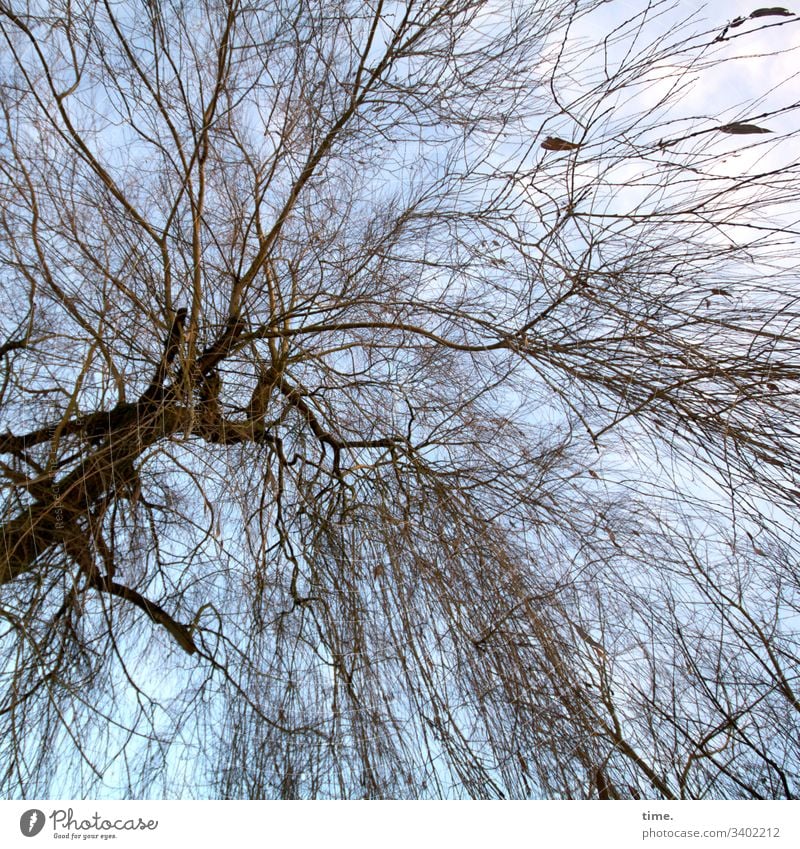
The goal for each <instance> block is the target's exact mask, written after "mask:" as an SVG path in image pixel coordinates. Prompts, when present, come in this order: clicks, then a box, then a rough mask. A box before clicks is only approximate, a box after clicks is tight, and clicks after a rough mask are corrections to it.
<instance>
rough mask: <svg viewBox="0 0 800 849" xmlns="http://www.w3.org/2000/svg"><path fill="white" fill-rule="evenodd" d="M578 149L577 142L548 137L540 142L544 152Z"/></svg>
mask: <svg viewBox="0 0 800 849" xmlns="http://www.w3.org/2000/svg"><path fill="white" fill-rule="evenodd" d="M579 147H580V144H578V143H577V142H571V141H565V140H564V139H560V138H557V137H556V136H548V137H547V138H546V139H545V140H544V141H543V142H542V148H543V149H544V150H577V149H578V148H579Z"/></svg>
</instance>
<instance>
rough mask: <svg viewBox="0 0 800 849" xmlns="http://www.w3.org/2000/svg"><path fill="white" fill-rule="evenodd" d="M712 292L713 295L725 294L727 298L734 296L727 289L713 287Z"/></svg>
mask: <svg viewBox="0 0 800 849" xmlns="http://www.w3.org/2000/svg"><path fill="white" fill-rule="evenodd" d="M711 294H712V295H723V296H724V297H726V298H732V297H733V295H731V293H730V292H729V291H728V290H727V289H712V290H711Z"/></svg>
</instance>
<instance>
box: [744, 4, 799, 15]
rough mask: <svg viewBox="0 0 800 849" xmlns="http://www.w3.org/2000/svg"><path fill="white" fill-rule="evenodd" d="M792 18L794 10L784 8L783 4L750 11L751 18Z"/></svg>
mask: <svg viewBox="0 0 800 849" xmlns="http://www.w3.org/2000/svg"><path fill="white" fill-rule="evenodd" d="M773 16H776V17H781V18H791V17H793V16H794V12H790V11H789V10H788V9H784V8H783V6H769V7H768V8H765V9H756V10H755V12H750V17H751V18H769V17H773Z"/></svg>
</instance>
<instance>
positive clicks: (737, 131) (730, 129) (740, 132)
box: [717, 121, 772, 136]
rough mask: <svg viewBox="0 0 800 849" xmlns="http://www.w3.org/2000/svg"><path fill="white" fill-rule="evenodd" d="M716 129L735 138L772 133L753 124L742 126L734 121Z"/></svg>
mask: <svg viewBox="0 0 800 849" xmlns="http://www.w3.org/2000/svg"><path fill="white" fill-rule="evenodd" d="M717 129H718V130H719V131H720V132H723V133H731V134H733V135H737V136H745V135H750V134H754V133H771V132H772V130H767V129H765V128H764V127H758V126H756V125H755V124H743V123H741V122H739V121H734V122H733V123H732V124H723V125H722V126H721V127H717Z"/></svg>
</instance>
